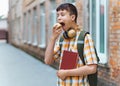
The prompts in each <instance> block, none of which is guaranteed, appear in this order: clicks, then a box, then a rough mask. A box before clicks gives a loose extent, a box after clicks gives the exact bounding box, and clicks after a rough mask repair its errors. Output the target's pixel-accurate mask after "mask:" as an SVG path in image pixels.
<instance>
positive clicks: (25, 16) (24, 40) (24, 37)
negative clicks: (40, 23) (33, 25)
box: [23, 14, 27, 43]
mask: <svg viewBox="0 0 120 86" xmlns="http://www.w3.org/2000/svg"><path fill="white" fill-rule="evenodd" d="M26 24H27V15H26V14H24V24H23V25H24V29H23V42H24V43H25V42H26V38H27V35H26V32H27V26H26Z"/></svg>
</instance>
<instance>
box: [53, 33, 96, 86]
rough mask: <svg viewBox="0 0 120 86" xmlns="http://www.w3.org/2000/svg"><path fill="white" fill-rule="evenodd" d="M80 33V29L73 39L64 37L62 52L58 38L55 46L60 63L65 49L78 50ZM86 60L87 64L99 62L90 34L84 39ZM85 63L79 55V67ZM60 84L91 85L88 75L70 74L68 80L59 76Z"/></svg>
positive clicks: (67, 85) (64, 85) (71, 85)
mask: <svg viewBox="0 0 120 86" xmlns="http://www.w3.org/2000/svg"><path fill="white" fill-rule="evenodd" d="M79 34H80V31H78V32H77V36H76V37H75V38H72V39H71V40H67V39H64V41H63V42H62V48H61V53H60V44H59V40H58V42H56V45H55V48H54V54H55V55H54V59H57V58H59V57H60V63H61V60H62V56H63V51H64V50H68V51H69V50H70V51H73V52H78V50H77V40H78V36H79ZM84 60H85V62H86V65H89V64H97V59H96V55H95V52H94V47H93V41H92V38H91V36H90V35H89V34H87V35H86V36H85V41H84ZM83 65H84V64H83V63H82V60H81V59H80V57H79V61H78V64H77V68H78V67H81V66H83ZM58 86H89V83H88V80H87V76H70V77H67V78H66V80H64V81H62V80H61V79H59V78H58Z"/></svg>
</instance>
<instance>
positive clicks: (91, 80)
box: [60, 30, 100, 86]
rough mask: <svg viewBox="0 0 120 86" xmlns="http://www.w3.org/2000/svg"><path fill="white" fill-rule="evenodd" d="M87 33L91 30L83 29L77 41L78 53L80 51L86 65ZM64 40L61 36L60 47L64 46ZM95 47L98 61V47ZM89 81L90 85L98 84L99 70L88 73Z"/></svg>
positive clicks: (95, 85)
mask: <svg viewBox="0 0 120 86" xmlns="http://www.w3.org/2000/svg"><path fill="white" fill-rule="evenodd" d="M86 34H89V32H86V31H84V30H83V31H81V33H80V35H79V37H78V42H77V49H78V53H79V56H80V58H81V60H82V62H83V64H84V65H85V61H84V57H83V47H84V38H85V36H86ZM62 42H63V38H62V37H61V38H60V47H62ZM94 49H95V54H96V57H97V61H98V62H99V60H100V59H99V57H98V55H97V51H96V48H95V47H94ZM88 81H89V84H90V86H97V72H96V73H94V74H89V75H88Z"/></svg>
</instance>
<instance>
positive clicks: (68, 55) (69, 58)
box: [60, 50, 78, 69]
mask: <svg viewBox="0 0 120 86" xmlns="http://www.w3.org/2000/svg"><path fill="white" fill-rule="evenodd" d="M77 62H78V53H77V52H71V51H66V50H64V51H63V57H62V62H61V65H60V69H74V68H76V67H77Z"/></svg>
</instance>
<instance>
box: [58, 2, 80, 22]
mask: <svg viewBox="0 0 120 86" xmlns="http://www.w3.org/2000/svg"><path fill="white" fill-rule="evenodd" d="M60 10H67V11H68V12H70V15H75V22H76V21H77V16H78V13H77V8H76V7H75V6H74V5H73V4H70V3H63V4H61V5H60V6H58V7H57V9H56V11H60Z"/></svg>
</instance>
